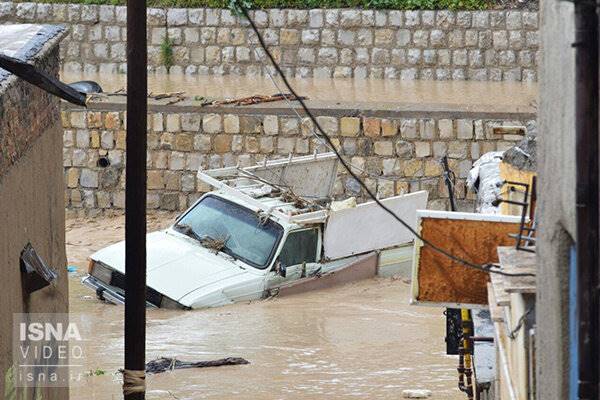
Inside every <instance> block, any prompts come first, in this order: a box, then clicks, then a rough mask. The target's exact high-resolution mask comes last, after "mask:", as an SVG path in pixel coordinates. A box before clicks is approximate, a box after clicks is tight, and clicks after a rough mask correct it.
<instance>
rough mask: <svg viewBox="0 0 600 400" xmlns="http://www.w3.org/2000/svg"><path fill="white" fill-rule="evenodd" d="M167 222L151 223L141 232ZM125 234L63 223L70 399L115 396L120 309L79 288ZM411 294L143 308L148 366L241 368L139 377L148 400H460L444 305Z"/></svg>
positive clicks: (387, 291) (395, 284) (338, 292)
mask: <svg viewBox="0 0 600 400" xmlns="http://www.w3.org/2000/svg"><path fill="white" fill-rule="evenodd" d="M174 217H175V215H174V214H169V213H161V214H151V215H150V216H149V220H148V222H149V230H155V229H157V228H160V227H166V226H168V225H169V224H170V223H171V222H172V221H173V219H174ZM123 234H124V218H123V217H112V218H108V217H107V218H96V219H93V220H92V219H69V220H67V236H66V237H67V254H68V259H69V265H74V266H77V268H78V272H77V273H72V274H71V275H72V276H71V279H70V282H69V284H70V288H69V290H70V312H71V313H78V314H83V316H84V318H86V319H87V320H88V321H89V322H90V324H91V326H92V327H93V331H94V337H95V338H97V340H91V341H89V342H88V346H87V348H86V359H85V360H84V363H85V368H86V370H96V369H101V370H104V371H106V374H105V375H101V376H92V377H86V378H85V386H83V387H74V388H72V389H71V398H73V399H77V398H88V399H96V400H105V399H106V400H108V399H119V398H121V386H120V382H119V380H118V378H119V375H113V373H114V372H115V371H117V370H118V369H119V368H122V364H123V322H122V321H123V307H120V306H112V305H108V304H103V303H101V302H99V301H98V300H96V299H95V296H94V295H93V293H92V292H91V291H90V290H89V289H87V288H85V287H83V286H82V285H81V284H80V283H79V280H80V277H81V276H82V275H83V274H84V273H85V270H86V267H87V260H86V258H87V256H89V255H90V254H91V253H92V252H94V251H95V250H97V249H100V248H102V247H104V246H105V245H107V244H109V243H113V242H116V241H119V240H121V239H122V238H123ZM408 298H409V286H408V284H407V283H405V282H402V281H400V280H393V279H382V278H381V279H373V280H367V281H362V282H358V283H354V284H349V285H345V286H341V287H336V288H333V289H328V290H324V291H315V292H310V293H306V294H301V295H296V296H291V297H286V298H280V299H277V298H275V299H271V300H266V301H256V302H253V303H250V304H236V305H232V306H227V307H221V308H215V309H208V310H197V311H167V310H148V313H147V321H148V322H147V336H148V337H147V360H151V359H154V358H157V357H160V356H165V357H176V358H179V359H182V360H185V361H199V360H211V359H217V358H222V357H243V358H246V359H247V360H248V361H249V362H250V364H249V365H241V366H232V367H219V368H207V369H189V370H177V371H175V372H169V373H163V374H159V375H150V376H149V377H148V378H147V387H148V393H147V398H149V399H159V398H160V399H169V398H172V399H204V398H219V399H228V398H234V397H235V398H238V399H322V398H328V399H344V398H370V399H398V398H400V397H401V395H402V390H404V389H414V388H423V389H429V390H431V391H432V392H433V395H432V398H433V399H450V400H453V399H457V400H458V399H464V398H465V397H464V395H463V394H461V393H460V392H459V391H458V390H457V389H456V382H457V373H456V363H457V359H456V357H449V356H446V355H445V344H444V330H445V321H444V318H443V316H442V309H439V308H431V309H430V308H423V307H415V306H409V305H408Z"/></svg>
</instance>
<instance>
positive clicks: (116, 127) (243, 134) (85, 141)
mask: <svg viewBox="0 0 600 400" xmlns="http://www.w3.org/2000/svg"><path fill="white" fill-rule="evenodd" d="M114 98H115V97H111V99H114ZM163 103H164V101H163ZM90 107H91V109H90V111H87V112H86V111H83V110H81V109H77V108H72V107H67V108H65V109H64V110H63V125H64V128H65V129H64V143H65V148H64V166H65V179H66V182H67V187H68V189H67V195H66V201H67V207H68V208H69V210H70V211H69V212H71V213H76V214H90V213H92V214H96V213H98V212H100V211H106V210H119V209H122V208H123V206H124V174H123V169H124V168H123V165H124V149H125V130H124V123H125V116H124V112H123V109H124V105H123V103H122V102H117V103H105V102H103V103H99V104H93V105H91V106H90ZM309 107H311V108H312V109H313V110H314V111H315V113H316V115H317V116H318V119H319V121H320V124H321V125H322V127H323V129H325V130H326V131H327V133H329V134H330V135H331V136H332V137H333V140H334V141H335V143H336V144H337V145H338V147H339V148H340V149H341V150H342V152H343V154H345V155H346V157H347V159H348V160H350V161H351V163H352V164H353V165H354V166H356V167H358V168H360V169H361V170H365V171H368V173H369V174H367V173H365V172H362V173H361V175H362V177H363V178H364V179H365V181H366V182H367V184H368V185H370V187H371V188H373V190H375V191H376V192H377V193H378V195H379V196H380V197H390V196H393V195H394V194H401V193H406V192H409V191H416V190H421V189H424V190H428V191H429V193H430V194H429V199H430V204H429V205H430V207H432V208H438V209H440V208H446V198H447V191H446V188H445V186H444V184H443V182H442V180H441V179H440V174H441V168H440V164H439V158H440V157H442V156H443V155H444V154H448V156H449V158H450V167H451V168H452V169H453V170H454V171H455V172H456V175H457V178H458V180H457V186H456V189H457V190H456V192H457V196H458V197H459V199H460V200H459V205H460V206H461V208H462V209H470V210H472V209H473V208H472V199H473V195H470V196H466V189H465V178H466V176H467V172H468V171H469V169H470V168H471V166H472V163H473V161H474V160H476V159H477V158H479V157H480V155H481V154H483V153H485V152H488V151H494V150H502V149H507V148H509V147H512V146H513V145H514V144H515V143H516V141H518V140H520V139H521V138H522V135H518V134H514V133H513V132H512V131H509V132H503V131H502V130H501V129H499V128H498V127H501V126H503V125H510V126H515V125H527V126H528V127H529V128H530V129H535V120H534V118H535V116H534V114H533V110H529V111H497V112H485V111H475V112H473V111H465V110H462V111H461V110H460V109H454V110H445V111H444V110H441V109H438V110H432V111H397V110H394V109H384V108H381V109H372V108H369V107H368V106H366V105H360V104H351V105H347V106H337V107H336V106H334V105H333V104H331V103H323V104H320V103H319V102H309ZM361 107H363V108H361ZM150 108H151V111H152V112H151V114H150V115H149V118H148V119H149V126H148V129H149V133H148V146H149V150H148V163H147V165H148V188H149V192H148V207H149V208H154V209H156V208H161V209H167V210H183V209H185V208H187V207H188V206H190V205H191V204H192V203H193V202H194V201H195V200H196V199H197V198H198V197H199V196H200V194H201V192H203V191H207V190H208V188H207V187H206V186H204V185H202V184H201V182H197V180H196V172H197V170H198V168H219V167H222V166H231V165H236V164H239V165H241V166H245V165H252V164H255V163H257V162H260V161H261V160H263V159H264V158H265V157H268V158H269V159H274V158H285V157H287V156H288V154H290V153H292V154H295V155H302V154H311V153H312V152H314V151H315V150H318V151H319V152H323V151H326V148H324V147H323V146H322V145H321V144H320V143H319V142H318V141H317V140H316V139H315V138H314V137H313V136H312V135H311V132H312V130H311V129H310V126H311V124H310V121H307V120H303V122H302V123H301V122H300V121H299V120H298V118H297V117H296V116H294V115H293V114H292V111H291V110H290V109H289V108H287V107H283V106H281V105H273V104H271V105H263V106H258V107H231V106H230V107H212V108H209V107H206V108H202V109H201V108H200V107H195V106H192V105H185V104H182V105H170V106H167V105H158V104H156V103H153V104H151V105H150ZM422 108H424V109H426V107H425V106H422ZM357 110H359V111H357ZM348 115H357V116H355V117H354V116H348ZM100 158H105V159H106V160H108V161H109V162H110V166H108V167H106V168H102V167H101V166H99V163H98V161H99V159H100ZM334 192H335V195H336V197H338V198H339V197H345V196H358V197H361V196H362V192H361V190H360V187H359V186H358V184H357V183H356V182H355V181H354V180H353V179H352V178H350V177H349V176H348V175H346V174H344V173H341V174H340V175H339V177H338V180H337V182H336V185H335V189H334Z"/></svg>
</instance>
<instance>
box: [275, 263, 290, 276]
mask: <svg viewBox="0 0 600 400" xmlns="http://www.w3.org/2000/svg"><path fill="white" fill-rule="evenodd" d="M275 272H276V273H277V275H279V276H281V277H282V278H285V276H286V275H287V267H286V266H285V265H284V264H283V263H282V262H281V261H280V260H277V262H276V263H275Z"/></svg>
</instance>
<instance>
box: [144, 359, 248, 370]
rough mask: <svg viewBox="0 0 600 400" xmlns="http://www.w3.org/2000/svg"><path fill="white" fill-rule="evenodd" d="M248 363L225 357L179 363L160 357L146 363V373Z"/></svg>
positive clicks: (175, 360) (176, 360)
mask: <svg viewBox="0 0 600 400" xmlns="http://www.w3.org/2000/svg"><path fill="white" fill-rule="evenodd" d="M245 364H250V362H249V361H248V360H246V359H244V358H241V357H227V358H221V359H218V360H210V361H197V362H189V361H180V360H178V359H176V358H169V357H160V358H157V359H156V360H152V361H150V362H148V363H146V372H148V373H150V374H159V373H161V372H165V371H172V370H174V369H186V368H208V367H222V366H225V365H245Z"/></svg>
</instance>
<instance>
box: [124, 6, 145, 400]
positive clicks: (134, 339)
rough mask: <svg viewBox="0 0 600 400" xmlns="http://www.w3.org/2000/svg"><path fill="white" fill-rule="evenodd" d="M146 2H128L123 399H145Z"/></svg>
mask: <svg viewBox="0 0 600 400" xmlns="http://www.w3.org/2000/svg"><path fill="white" fill-rule="evenodd" d="M147 63H148V49H147V47H146V2H145V0H128V1H127V142H126V145H127V152H126V155H127V162H126V165H125V174H126V181H125V293H126V298H125V369H124V371H123V396H124V398H125V400H143V399H144V398H145V391H146V388H145V369H146V355H145V353H146V147H147V136H146V120H147V118H148V117H147V112H148V104H147V102H148V76H147V74H148V72H147V69H146V66H147Z"/></svg>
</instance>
